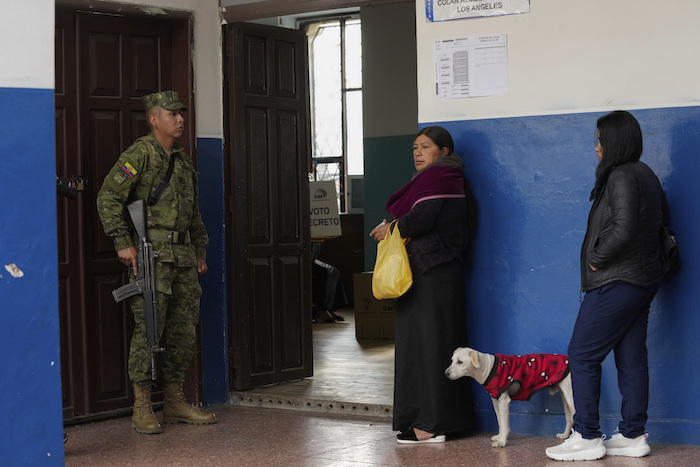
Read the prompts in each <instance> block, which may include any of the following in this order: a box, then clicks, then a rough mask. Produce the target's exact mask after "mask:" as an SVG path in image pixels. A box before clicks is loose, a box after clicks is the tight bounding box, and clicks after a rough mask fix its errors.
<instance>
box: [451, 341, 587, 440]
mask: <svg viewBox="0 0 700 467" xmlns="http://www.w3.org/2000/svg"><path fill="white" fill-rule="evenodd" d="M445 376H447V377H448V378H450V379H452V380H455V379H459V378H461V377H463V376H471V377H472V378H474V379H475V380H476V381H477V382H478V383H479V384H481V385H482V386H484V389H485V390H486V392H488V393H489V394H490V395H491V402H493V408H494V410H495V411H496V420H497V421H498V434H496V435H494V436H492V437H491V440H492V441H493V443H492V444H491V445H492V446H494V447H504V446H505V445H506V443H507V442H508V434H509V433H510V420H509V418H510V401H511V400H529V399H530V397H531V396H532V394H534V393H535V392H537V391H539V390H541V389H549V393H550V394H555V393H556V392H557V391H559V392H561V398H562V401H563V402H564V414H565V416H566V429H565V430H564V433H559V434H557V438H559V439H566V438H568V437H569V435H570V434H571V429H572V427H573V425H574V421H573V416H574V413H575V409H574V396H573V391H572V390H571V375H570V374H569V361H568V357H567V356H566V355H558V354H532V355H501V354H496V355H490V354H486V353H481V352H477V351H476V350H474V349H470V348H469V347H459V348H458V349H457V350H455V351H454V353H453V354H452V364H451V365H450V366H449V367H448V368H447V369H446V370H445Z"/></svg>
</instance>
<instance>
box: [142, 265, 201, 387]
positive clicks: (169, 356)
mask: <svg viewBox="0 0 700 467" xmlns="http://www.w3.org/2000/svg"><path fill="white" fill-rule="evenodd" d="M155 272H156V290H158V292H157V294H156V295H157V301H158V335H159V336H160V346H161V347H162V348H164V349H165V350H164V351H162V352H158V353H157V354H156V368H157V371H158V379H159V380H161V381H169V382H182V381H184V380H185V371H186V370H187V368H188V367H189V366H190V362H191V361H192V356H193V355H194V344H195V326H196V325H197V324H198V323H199V298H200V296H201V295H202V288H201V286H200V285H199V276H198V274H197V268H195V267H176V266H175V265H173V264H172V263H156V271H155ZM162 291H165V292H162ZM130 304H131V311H132V313H133V316H134V333H133V335H132V336H131V347H130V349H129V379H130V380H131V382H133V383H141V382H144V381H150V380H151V352H150V351H149V348H148V342H147V339H146V322H145V320H144V305H143V296H141V295H135V296H134V297H132V298H131V302H130Z"/></svg>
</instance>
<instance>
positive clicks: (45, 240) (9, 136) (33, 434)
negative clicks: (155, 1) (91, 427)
mask: <svg viewBox="0 0 700 467" xmlns="http://www.w3.org/2000/svg"><path fill="white" fill-rule="evenodd" d="M0 102H2V103H3V109H10V110H7V111H5V112H2V114H0V141H2V144H0V164H2V170H0V200H2V205H3V207H2V215H0V301H1V303H2V305H0V309H1V310H2V325H0V355H2V356H3V360H4V362H3V365H2V378H0V412H1V413H2V414H3V416H2V419H1V421H0V465H8V466H9V465H63V460H64V458H63V431H62V430H63V410H62V401H61V368H60V361H61V358H60V347H59V323H58V263H57V258H58V250H57V243H56V153H55V134H54V125H55V122H54V101H53V89H10V88H0ZM10 263H14V264H16V265H17V267H18V268H19V269H20V270H21V271H22V272H23V273H24V275H23V277H13V276H12V275H11V274H10V273H9V272H8V271H7V270H6V269H5V265H8V264H10Z"/></svg>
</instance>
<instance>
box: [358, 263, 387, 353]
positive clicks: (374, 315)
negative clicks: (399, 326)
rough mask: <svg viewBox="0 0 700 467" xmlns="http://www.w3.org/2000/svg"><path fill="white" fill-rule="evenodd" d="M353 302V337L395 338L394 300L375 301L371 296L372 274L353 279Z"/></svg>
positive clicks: (368, 273) (359, 275)
mask: <svg viewBox="0 0 700 467" xmlns="http://www.w3.org/2000/svg"><path fill="white" fill-rule="evenodd" d="M353 287H354V300H355V337H356V338H357V339H391V340H393V339H394V337H395V336H396V331H395V328H396V300H377V299H376V298H374V296H373V295H372V273H371V272H362V273H357V274H355V275H354V277H353Z"/></svg>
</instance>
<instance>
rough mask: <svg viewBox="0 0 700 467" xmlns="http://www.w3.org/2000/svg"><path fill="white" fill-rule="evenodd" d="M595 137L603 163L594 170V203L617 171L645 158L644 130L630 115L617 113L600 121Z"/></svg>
mask: <svg viewBox="0 0 700 467" xmlns="http://www.w3.org/2000/svg"><path fill="white" fill-rule="evenodd" d="M596 133H597V135H598V141H600V147H601V148H602V151H603V160H601V161H600V163H599V164H598V167H597V168H596V170H595V178H596V181H595V186H594V187H593V190H592V191H591V198H590V199H591V200H593V199H596V198H597V197H598V196H599V195H600V193H601V192H602V191H603V187H605V183H606V182H607V181H608V177H609V176H610V173H611V172H612V171H613V169H614V168H615V167H619V166H621V165H623V164H627V163H629V162H636V161H638V160H639V158H640V157H642V129H641V128H640V127H639V122H637V119H636V118H634V117H633V116H632V114H631V113H629V112H625V111H624V110H616V111H614V112H610V113H609V114H607V115H604V116H602V117H600V118H599V119H598V124H597V127H596Z"/></svg>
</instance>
